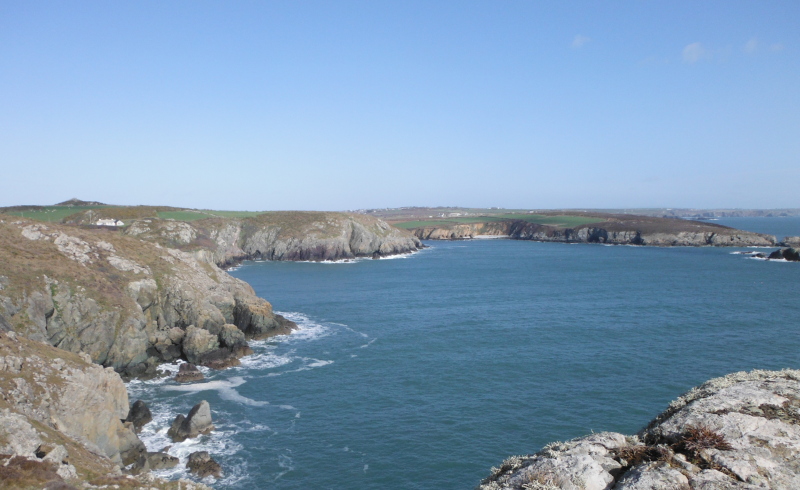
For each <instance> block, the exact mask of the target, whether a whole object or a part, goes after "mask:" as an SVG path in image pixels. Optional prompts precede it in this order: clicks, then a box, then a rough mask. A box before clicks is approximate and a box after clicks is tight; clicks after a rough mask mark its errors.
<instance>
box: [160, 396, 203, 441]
mask: <svg viewBox="0 0 800 490" xmlns="http://www.w3.org/2000/svg"><path fill="white" fill-rule="evenodd" d="M212 430H214V424H213V423H212V420H211V406H210V405H209V404H208V402H207V401H205V400H203V401H201V402H200V403H198V404H197V405H195V406H194V407H192V409H191V410H190V411H189V415H187V416H186V417H184V416H183V415H178V416H177V417H175V420H174V421H173V422H172V426H171V427H170V428H169V431H167V435H168V436H169V437H170V438H171V439H172V441H173V442H181V441H185V440H186V439H191V438H194V437H197V436H199V435H201V434H207V433H209V432H211V431H212Z"/></svg>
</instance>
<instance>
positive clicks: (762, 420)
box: [479, 370, 800, 490]
mask: <svg viewBox="0 0 800 490" xmlns="http://www.w3.org/2000/svg"><path fill="white" fill-rule="evenodd" d="M479 488H481V489H483V490H499V489H520V490H521V489H530V488H535V489H548V490H557V489H576V490H577V489H581V490H583V489H586V490H595V489H596V490H609V489H612V488H613V489H614V490H623V489H624V490H640V489H666V488H669V489H672V488H674V489H688V488H702V489H705V488H708V489H755V488H775V489H792V488H800V371H796V370H784V371H753V372H750V373H746V372H741V373H734V374H730V375H728V376H725V377H722V378H716V379H713V380H711V381H708V382H707V383H705V384H703V385H701V386H699V387H697V388H693V389H692V390H691V391H689V392H688V393H686V394H685V395H683V396H682V397H680V398H678V399H677V400H675V401H673V402H672V403H671V404H670V406H669V408H668V409H667V410H666V411H665V412H663V413H662V414H661V415H659V416H658V417H657V418H656V419H655V420H653V422H651V423H650V424H649V425H648V426H647V427H646V428H645V429H643V430H642V431H641V432H640V433H639V434H638V435H636V436H630V437H628V436H625V435H623V434H618V433H609V432H604V433H599V434H592V435H590V436H586V437H581V438H578V439H574V440H571V441H568V442H559V443H552V444H549V445H547V446H545V448H544V449H542V450H541V451H540V452H538V453H536V454H533V455H529V456H515V457H512V458H509V459H508V460H506V461H505V462H504V463H503V464H502V465H501V466H500V467H499V468H494V469H493V472H492V475H491V476H490V477H488V478H486V479H485V480H484V481H483V482H481V485H480V487H479Z"/></svg>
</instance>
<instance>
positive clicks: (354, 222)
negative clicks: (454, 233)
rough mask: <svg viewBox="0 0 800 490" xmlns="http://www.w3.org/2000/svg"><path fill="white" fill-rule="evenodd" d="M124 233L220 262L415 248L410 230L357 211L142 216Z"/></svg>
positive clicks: (417, 244)
mask: <svg viewBox="0 0 800 490" xmlns="http://www.w3.org/2000/svg"><path fill="white" fill-rule="evenodd" d="M125 233H126V234H128V235H131V236H136V237H138V238H141V239H143V240H149V241H154V242H156V243H159V244H161V245H163V246H169V247H175V248H180V249H182V250H186V251H190V252H192V253H194V254H195V256H196V257H198V258H199V259H200V260H206V261H208V262H212V263H214V264H217V265H219V266H226V265H230V264H234V263H237V262H239V261H241V260H244V259H267V260H313V261H319V260H341V259H352V258H355V257H373V258H376V257H382V256H389V255H396V254H402V253H408V252H413V251H415V250H418V249H419V248H422V243H421V242H420V241H419V240H418V239H417V238H416V237H415V236H414V235H412V234H411V233H409V232H406V231H404V230H400V229H398V228H395V227H393V226H390V225H389V224H387V223H385V222H384V221H381V220H379V219H376V218H373V217H371V216H365V215H360V214H346V213H327V212H297V211H294V212H271V213H264V214H261V215H259V216H255V217H252V218H242V219H228V218H211V219H204V220H198V221H192V222H189V223H186V222H177V221H171V220H159V219H143V220H138V221H135V222H133V223H132V224H131V225H130V227H128V228H127V229H126V230H125Z"/></svg>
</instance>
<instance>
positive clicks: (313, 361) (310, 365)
mask: <svg viewBox="0 0 800 490" xmlns="http://www.w3.org/2000/svg"><path fill="white" fill-rule="evenodd" d="M303 360H304V361H311V362H309V363H308V364H306V367H307V368H309V369H310V368H318V367H323V366H327V365H329V364H333V361H324V360H321V359H309V358H304V359H303Z"/></svg>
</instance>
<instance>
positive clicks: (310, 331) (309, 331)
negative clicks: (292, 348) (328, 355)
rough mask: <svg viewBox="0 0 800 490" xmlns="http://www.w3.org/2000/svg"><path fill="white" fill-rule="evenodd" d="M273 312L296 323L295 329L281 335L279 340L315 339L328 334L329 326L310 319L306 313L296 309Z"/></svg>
mask: <svg viewBox="0 0 800 490" xmlns="http://www.w3.org/2000/svg"><path fill="white" fill-rule="evenodd" d="M275 313H277V314H279V315H281V316H283V317H284V318H286V319H287V320H291V321H293V322H295V323H296V324H297V330H295V331H293V332H292V333H291V334H290V335H288V336H281V340H286V341H289V342H294V341H305V340H317V339H319V338H322V337H325V336H327V335H328V334H330V332H331V331H330V328H328V327H326V326H324V325H320V324H319V323H316V322H314V321H312V320H311V319H310V318H308V317H307V316H306V315H304V314H302V313H298V312H296V311H276V312H275Z"/></svg>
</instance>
